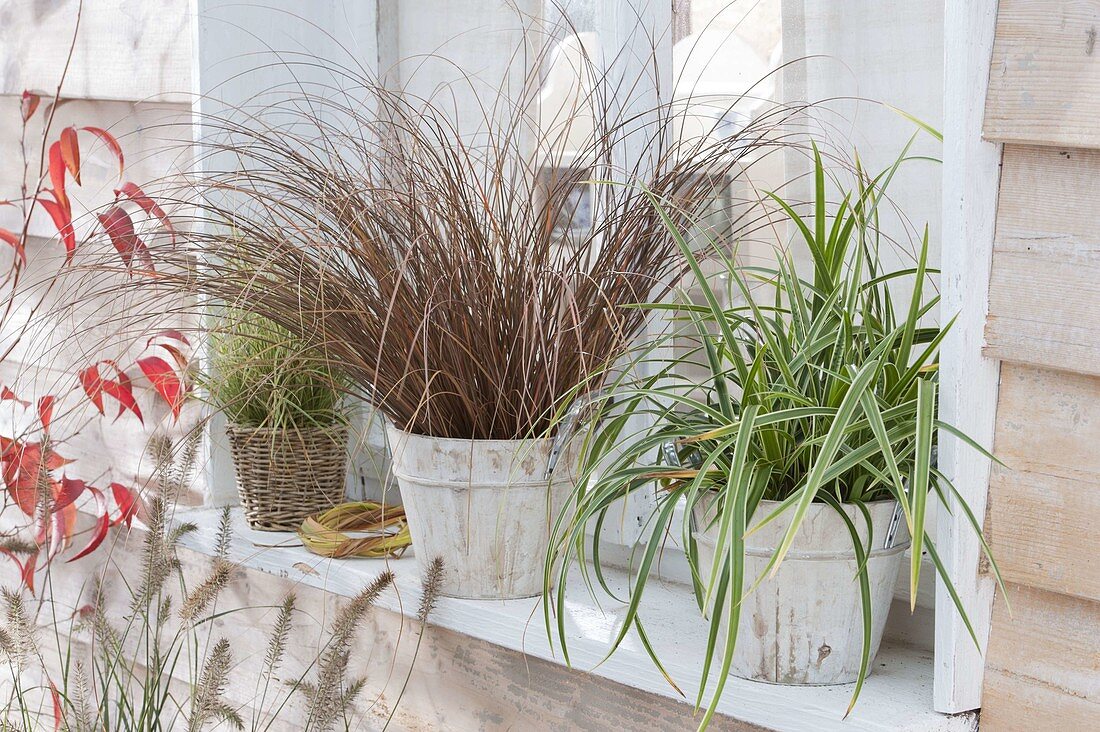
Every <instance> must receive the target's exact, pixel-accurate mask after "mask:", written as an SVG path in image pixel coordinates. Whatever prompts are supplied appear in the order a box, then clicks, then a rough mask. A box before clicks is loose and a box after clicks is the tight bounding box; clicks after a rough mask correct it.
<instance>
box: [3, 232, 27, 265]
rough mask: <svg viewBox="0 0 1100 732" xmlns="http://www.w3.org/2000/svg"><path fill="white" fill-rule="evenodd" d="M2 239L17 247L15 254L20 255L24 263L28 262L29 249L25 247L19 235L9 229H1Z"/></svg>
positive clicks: (14, 247)
mask: <svg viewBox="0 0 1100 732" xmlns="http://www.w3.org/2000/svg"><path fill="white" fill-rule="evenodd" d="M0 241H6V242H7V243H8V244H11V246H12V248H13V249H15V256H17V257H19V259H20V260H21V261H22V262H23V264H26V263H27V250H26V249H24V248H23V241H22V240H21V239H20V238H19V237H18V236H16V235H15V234H13V233H11V232H10V231H8V230H7V229H0Z"/></svg>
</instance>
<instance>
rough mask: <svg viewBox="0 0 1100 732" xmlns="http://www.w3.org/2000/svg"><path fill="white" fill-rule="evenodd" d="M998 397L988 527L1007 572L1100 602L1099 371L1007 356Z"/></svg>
mask: <svg viewBox="0 0 1100 732" xmlns="http://www.w3.org/2000/svg"><path fill="white" fill-rule="evenodd" d="M999 402H1000V403H999V406H998V419H997V438H996V440H997V441H996V449H995V452H996V455H997V457H998V458H999V459H1000V460H1001V461H1002V462H1003V463H1004V465H1003V466H1001V465H998V466H996V467H994V469H993V475H992V477H991V482H990V499H989V500H990V511H989V527H990V530H991V531H992V535H993V543H994V545H995V551H996V557H997V560H998V562H999V563H1000V567H1001V570H1002V573H1003V574H1004V576H1005V579H1006V580H1008V581H1011V582H1016V583H1019V584H1023V585H1029V586H1031V587H1035V588H1039V589H1043V590H1049V591H1053V592H1061V593H1064V594H1068V595H1075V596H1078V597H1081V598H1084V599H1089V600H1100V562H1097V561H1096V557H1097V556H1100V533H1097V532H1096V531H1095V530H1094V524H1095V522H1096V519H1097V517H1098V516H1100V490H1097V486H1100V449H1097V446H1098V445H1100V377H1095V376H1082V375H1078V374H1068V373H1061V372H1057V371H1051V370H1047V369H1041V368H1034V367H1031V366H1024V365H1019V364H1004V366H1003V367H1002V369H1001V390H1000V400H999ZM1098 609H1100V608H1098Z"/></svg>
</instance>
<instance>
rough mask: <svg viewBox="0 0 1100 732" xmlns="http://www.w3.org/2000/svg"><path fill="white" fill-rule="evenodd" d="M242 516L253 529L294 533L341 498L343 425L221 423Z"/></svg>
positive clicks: (344, 467) (345, 454)
mask: <svg viewBox="0 0 1100 732" xmlns="http://www.w3.org/2000/svg"><path fill="white" fill-rule="evenodd" d="M225 432H226V435H228V437H229V447H230V450H231V451H232V453H233V465H234V467H235V468H236V472H237V488H238V490H239V491H240V496H241V504H242V505H243V506H244V515H245V518H247V519H248V524H249V526H251V527H252V528H253V529H259V530H260V531H296V530H297V529H298V528H299V527H301V525H302V521H303V520H305V518H306V516H309V515H310V514H314V513H317V512H319V511H325V510H327V509H330V508H332V507H333V506H335V505H338V504H340V503H343V502H344V488H345V478H346V474H347V465H348V427H347V425H333V426H331V427H300V428H279V427H244V426H241V425H234V424H230V425H228V426H226V430H225Z"/></svg>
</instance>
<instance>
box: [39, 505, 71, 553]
mask: <svg viewBox="0 0 1100 732" xmlns="http://www.w3.org/2000/svg"><path fill="white" fill-rule="evenodd" d="M67 513H72V514H74V515H75V513H76V506H74V505H72V504H71V503H70V504H69V505H68V506H66V507H65V508H63V509H61V510H60V511H51V512H50V513H49V514H47V515H46V516H44V517H43V518H44V519H48V522H43V524H44V525H43V528H44V529H45V535H44V536H40V537H39V539H38V541H39V542H42V541H44V540H45V539H46V538H47V537H48V538H49V548H48V549H47V551H46V560H47V561H50V560H52V559H53V558H54V557H56V556H57V555H58V554H59V553H60V552H61V550H62V549H64V548H65V547H66V546H68V544H69V536H70V531H69V530H67V528H66V521H65V514H67Z"/></svg>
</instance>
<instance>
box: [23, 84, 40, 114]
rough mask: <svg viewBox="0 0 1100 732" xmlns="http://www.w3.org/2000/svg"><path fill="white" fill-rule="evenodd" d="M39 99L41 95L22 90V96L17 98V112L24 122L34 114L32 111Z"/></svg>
mask: <svg viewBox="0 0 1100 732" xmlns="http://www.w3.org/2000/svg"><path fill="white" fill-rule="evenodd" d="M41 101H42V97H40V96H38V95H37V94H35V93H34V92H32V91H30V90H28V89H24V90H23V97H22V98H21V99H20V100H19V114H20V116H21V117H22V118H23V121H24V122H26V121H27V120H29V119H30V118H31V117H33V116H34V112H35V110H37V109H38V105H39V103H40V102H41Z"/></svg>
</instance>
